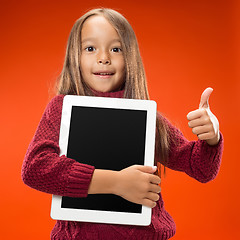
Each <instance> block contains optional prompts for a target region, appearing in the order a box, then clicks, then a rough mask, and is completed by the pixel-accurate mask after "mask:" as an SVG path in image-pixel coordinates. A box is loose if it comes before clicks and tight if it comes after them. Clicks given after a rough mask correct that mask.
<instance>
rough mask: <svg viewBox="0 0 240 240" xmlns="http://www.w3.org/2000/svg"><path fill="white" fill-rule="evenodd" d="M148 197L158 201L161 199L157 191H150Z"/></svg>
mask: <svg viewBox="0 0 240 240" xmlns="http://www.w3.org/2000/svg"><path fill="white" fill-rule="evenodd" d="M146 198H147V199H149V200H152V201H154V202H156V201H158V200H159V195H158V194H157V193H153V192H148V193H147V196H146Z"/></svg>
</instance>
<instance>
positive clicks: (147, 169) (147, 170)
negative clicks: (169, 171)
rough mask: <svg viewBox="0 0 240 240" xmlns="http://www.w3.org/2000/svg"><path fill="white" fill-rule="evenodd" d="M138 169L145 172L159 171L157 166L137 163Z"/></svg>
mask: <svg viewBox="0 0 240 240" xmlns="http://www.w3.org/2000/svg"><path fill="white" fill-rule="evenodd" d="M135 167H136V169H138V170H139V171H141V172H144V173H154V172H156V171H157V167H156V166H154V167H151V166H143V165H135Z"/></svg>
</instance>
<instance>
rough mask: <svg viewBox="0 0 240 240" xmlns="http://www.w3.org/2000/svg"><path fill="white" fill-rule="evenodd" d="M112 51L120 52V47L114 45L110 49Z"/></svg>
mask: <svg viewBox="0 0 240 240" xmlns="http://www.w3.org/2000/svg"><path fill="white" fill-rule="evenodd" d="M112 51H113V52H121V51H122V49H121V48H118V47H115V48H113V49H112Z"/></svg>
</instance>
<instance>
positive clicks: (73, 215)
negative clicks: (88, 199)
mask: <svg viewBox="0 0 240 240" xmlns="http://www.w3.org/2000/svg"><path fill="white" fill-rule="evenodd" d="M72 106H84V107H95V108H96V107H99V108H113V109H127V110H144V111H147V120H146V141H145V156H144V165H145V166H153V165H154V152H155V132H156V109H157V105H156V102H155V101H152V100H139V99H125V98H107V97H94V96H77V95H66V96H65V97H64V99H63V106H62V118H61V125H60V133H59V147H60V156H62V155H66V154H67V147H68V137H69V129H70V120H71V112H72ZM61 203H62V196H58V195H53V196H52V206H51V217H52V218H53V219H55V220H65V221H67V220H68V221H81V222H93V223H109V224H126V225H141V226H147V225H149V224H150V223H151V213H152V209H151V208H149V207H146V206H142V212H141V213H129V212H115V211H114V212H111V211H100V210H86V209H70V208H61Z"/></svg>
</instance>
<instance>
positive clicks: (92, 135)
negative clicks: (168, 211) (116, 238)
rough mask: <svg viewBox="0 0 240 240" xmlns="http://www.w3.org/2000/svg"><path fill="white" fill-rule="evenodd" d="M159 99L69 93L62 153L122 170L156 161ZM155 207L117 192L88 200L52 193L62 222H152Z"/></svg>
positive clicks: (64, 110) (53, 214) (55, 215)
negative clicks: (116, 193)
mask: <svg viewBox="0 0 240 240" xmlns="http://www.w3.org/2000/svg"><path fill="white" fill-rule="evenodd" d="M155 131H156V102H154V101H152V100H137V99H122V98H107V97H93V96H75V95H74V96H72V95H66V96H65V97H64V99H63V107H62V118H61V125H60V134H59V146H60V155H65V156H67V157H69V158H72V159H75V160H76V161H78V162H80V163H84V164H88V165H92V166H95V168H96V169H106V170H115V171H120V170H122V169H124V168H127V167H129V166H132V165H135V164H137V165H146V166H153V165H154V150H155ZM151 213H152V209H151V208H148V207H146V206H143V205H140V204H135V203H132V202H129V201H127V200H125V199H124V198H122V197H120V196H117V195H114V194H89V195H88V196H87V197H86V198H71V197H62V196H57V195H53V197H52V207H51V217H52V218H53V219H57V220H68V221H83V222H94V223H109V224H127V225H142V226H147V225H149V224H150V223H151Z"/></svg>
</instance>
